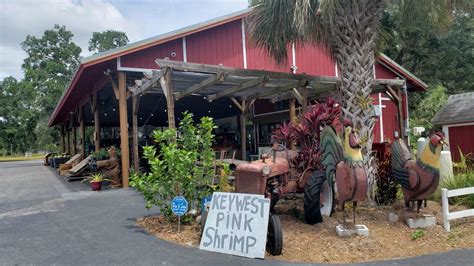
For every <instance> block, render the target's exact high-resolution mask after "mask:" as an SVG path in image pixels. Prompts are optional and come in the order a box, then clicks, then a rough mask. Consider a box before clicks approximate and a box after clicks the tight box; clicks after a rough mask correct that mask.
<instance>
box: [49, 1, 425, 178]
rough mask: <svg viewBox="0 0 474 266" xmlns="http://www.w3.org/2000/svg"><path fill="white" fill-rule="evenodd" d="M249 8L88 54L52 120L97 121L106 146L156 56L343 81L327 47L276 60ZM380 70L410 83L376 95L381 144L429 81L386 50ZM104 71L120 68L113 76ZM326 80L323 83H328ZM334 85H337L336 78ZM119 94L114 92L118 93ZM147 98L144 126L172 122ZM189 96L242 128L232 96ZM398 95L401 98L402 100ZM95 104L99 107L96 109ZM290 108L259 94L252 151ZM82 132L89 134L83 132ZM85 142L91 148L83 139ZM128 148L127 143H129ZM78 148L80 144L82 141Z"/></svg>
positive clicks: (191, 102) (402, 123) (66, 124)
mask: <svg viewBox="0 0 474 266" xmlns="http://www.w3.org/2000/svg"><path fill="white" fill-rule="evenodd" d="M249 12H250V9H247V10H243V11H239V12H236V13H233V14H230V15H227V16H223V17H220V18H217V19H213V20H210V21H206V22H203V23H199V24H196V25H192V26H189V27H186V28H183V29H179V30H176V31H172V32H169V33H166V34H162V35H159V36H156V37H152V38H149V39H145V40H142V41H139V42H135V43H132V44H128V45H125V46H123V47H119V48H116V49H113V50H109V51H105V52H102V53H98V54H95V55H92V56H90V57H87V58H85V59H83V60H82V62H81V64H80V66H79V68H78V70H77V71H76V73H75V75H74V77H73V79H72V81H71V82H70V84H69V86H68V87H67V89H66V91H65V93H64V95H63V96H62V98H61V100H60V101H59V103H58V105H57V107H56V109H55V110H54V113H53V115H52V116H51V119H50V121H49V125H50V126H54V125H62V127H63V129H65V130H64V132H69V130H74V132H75V127H76V124H80V125H81V132H83V129H82V128H83V127H84V126H87V125H91V126H92V125H94V126H95V128H96V135H95V136H96V147H99V146H100V138H101V137H103V134H101V131H100V125H102V126H103V127H105V126H118V124H119V122H118V121H119V120H118V118H117V115H113V114H114V112H115V111H116V110H117V109H119V108H118V107H119V106H120V104H118V103H117V101H116V99H119V98H120V97H122V106H124V104H125V106H126V103H127V99H126V98H125V99H124V98H123V96H120V93H119V91H121V90H124V93H125V94H122V95H126V94H127V93H129V92H127V87H130V86H133V85H134V81H135V80H136V79H141V77H142V76H143V73H144V72H151V71H153V70H158V69H159V66H158V65H157V63H156V62H155V59H165V58H166V59H169V60H174V61H181V62H186V63H199V64H206V65H214V66H216V67H218V66H224V67H229V68H236V69H243V70H266V71H272V72H280V73H288V76H289V75H291V74H296V75H299V74H304V75H308V76H312V77H320V78H321V79H332V80H336V79H337V78H338V66H337V65H336V63H335V61H334V60H333V58H332V57H331V55H330V54H329V52H328V51H327V50H326V49H325V48H323V47H322V46H317V45H312V44H306V45H302V44H299V43H296V44H293V45H292V46H291V49H290V51H289V53H288V59H287V60H286V63H283V64H280V65H278V64H276V63H275V61H274V60H273V59H272V58H270V57H269V56H268V55H267V53H266V52H265V51H263V50H262V49H261V48H258V47H256V46H255V45H253V44H252V41H251V40H250V39H249V34H248V30H247V27H246V17H247V15H248V14H249ZM374 72H375V78H376V79H377V80H403V81H404V84H405V86H404V88H405V89H401V90H398V92H397V91H396V90H391V89H390V90H389V89H382V90H378V91H377V92H376V93H374V94H373V95H372V97H373V104H374V105H375V107H376V108H375V109H376V113H377V115H378V117H377V123H376V126H375V140H374V141H375V142H376V143H380V142H384V141H386V140H393V136H394V134H396V132H398V134H399V135H403V136H405V135H406V132H404V131H406V130H405V129H407V128H408V127H409V125H408V105H407V97H408V96H407V95H408V93H407V91H408V92H409V91H421V90H425V89H426V88H427V85H426V84H425V83H423V82H422V81H421V80H419V79H418V78H416V77H415V76H414V75H413V74H411V73H410V72H408V71H407V70H405V69H404V68H403V67H401V66H400V65H398V64H397V63H395V62H394V61H393V60H391V59H390V58H388V57H387V56H385V55H380V56H379V57H378V58H377V62H376V65H375V69H374ZM104 73H105V74H107V73H113V74H112V75H108V76H106V75H104ZM115 73H117V74H119V75H118V80H116V79H114V78H113V77H114V75H115ZM120 73H124V75H123V76H122V78H120ZM125 73H126V74H125ZM321 87H324V86H323V85H321ZM333 87H334V84H332V88H333ZM311 89H315V90H317V89H318V88H317V87H316V88H315V87H313V88H311V87H309V90H311ZM114 94H115V97H113V96H114ZM328 94H330V91H328V90H325V91H324V93H322V95H323V96H325V95H328ZM193 95H194V94H193ZM309 95H310V96H311V97H313V98H315V99H316V98H318V97H320V94H309ZM194 96H199V95H194ZM114 98H115V99H114ZM127 98H128V97H127ZM141 98H143V99H140V100H139V101H141V102H142V103H140V111H137V112H138V114H136V113H135V115H137V116H138V118H137V119H138V122H137V124H138V126H143V125H154V126H165V125H166V122H167V121H166V115H165V114H164V112H165V111H166V103H165V101H162V102H161V105H162V106H159V105H157V103H156V102H157V100H153V101H151V100H149V99H148V97H141ZM188 98H189V99H188ZM188 98H184V99H182V100H179V101H177V102H176V105H175V107H174V108H175V109H176V113H180V111H184V110H190V111H191V112H193V113H195V115H196V114H197V115H207V114H210V115H211V116H214V117H215V118H216V119H217V120H216V121H217V122H218V124H220V126H221V132H218V133H222V134H225V133H230V132H233V131H236V130H239V128H240V127H239V126H238V119H239V117H238V114H239V112H238V110H237V108H235V106H234V105H233V103H232V101H230V100H229V99H222V100H218V101H214V102H212V103H208V102H207V101H202V96H201V97H200V99H201V100H197V99H198V98H196V97H195V98H192V97H188ZM191 98H192V99H191ZM396 99H401V100H400V101H397V100H396ZM119 102H120V101H119ZM89 103H90V104H89ZM89 105H91V106H92V107H93V108H90V107H89ZM128 105H131V103H130V101H128ZM86 106H87V107H86ZM131 108H132V107H131V106H129V107H128V112H127V110H125V111H124V112H125V113H124V114H125V116H124V115H121V123H120V125H121V128H122V132H123V131H124V129H127V121H130V117H129V116H130V113H133V111H130V109H131ZM223 108H226V109H223ZM206 111H207V112H206ZM289 112H290V111H289V101H288V99H283V100H282V99H281V98H279V97H277V96H275V97H274V98H266V99H256V101H255V103H254V104H253V105H252V108H251V112H250V115H249V116H250V117H249V119H250V120H251V121H252V122H253V123H252V125H251V126H249V129H250V132H248V136H249V137H250V140H251V142H252V143H249V144H252V145H249V149H248V150H249V152H253V153H255V152H256V149H257V148H258V146H260V145H266V142H267V139H266V138H267V137H266V136H265V135H266V134H268V133H269V131H270V130H271V128H272V126H273V124H275V123H280V122H282V121H287V120H289ZM150 114H151V115H152V117H150ZM77 117H79V118H81V120H80V121H78V122H77V119H75V118H77ZM178 119H179V117H178ZM99 120H100V125H99V123H98V121H99ZM145 120H146V121H147V122H145ZM93 121H94V122H93ZM402 131H403V132H402ZM121 134H122V133H121ZM66 135H68V134H66ZM81 135H83V134H82V133H81ZM121 137H122V142H123V141H128V134H127V136H121ZM65 142H66V140H65V138H64V137H63V146H64V147H65V149H66V146H67V147H69V146H70V145H64V143H65ZM81 143H82V150H83V151H84V146H83V145H84V140H83V141H82V142H81ZM98 143H99V144H98ZM97 144H98V145H97ZM122 148H125V149H128V147H124V146H123V143H122ZM73 149H74V151H75V150H76V146H75V145H74V147H73ZM83 153H84V152H83ZM124 164H125V166H124ZM122 165H123V167H128V159H127V161H122ZM127 173H128V170H127Z"/></svg>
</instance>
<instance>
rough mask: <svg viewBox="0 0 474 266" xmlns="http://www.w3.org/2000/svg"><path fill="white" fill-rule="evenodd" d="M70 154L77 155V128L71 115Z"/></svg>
mask: <svg viewBox="0 0 474 266" xmlns="http://www.w3.org/2000/svg"><path fill="white" fill-rule="evenodd" d="M71 120H72V152H73V154H77V130H76V129H77V128H76V121H75V117H74V115H72V118H71Z"/></svg>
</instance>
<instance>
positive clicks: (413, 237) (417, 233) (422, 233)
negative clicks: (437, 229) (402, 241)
mask: <svg viewBox="0 0 474 266" xmlns="http://www.w3.org/2000/svg"><path fill="white" fill-rule="evenodd" d="M425 235H426V232H425V231H424V230H420V229H417V230H415V231H413V232H411V233H410V237H411V240H417V239H420V238H422V237H424V236H425Z"/></svg>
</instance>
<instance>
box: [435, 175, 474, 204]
mask: <svg viewBox="0 0 474 266" xmlns="http://www.w3.org/2000/svg"><path fill="white" fill-rule="evenodd" d="M441 187H443V188H447V189H450V190H451V189H458V188H466V187H474V170H473V169H470V170H466V171H464V172H463V173H458V174H456V175H454V177H452V178H449V179H446V180H445V181H444V182H443V183H442V184H441ZM449 203H450V204H454V205H456V204H458V205H465V206H467V207H469V208H474V195H473V194H470V195H464V196H459V197H452V198H449Z"/></svg>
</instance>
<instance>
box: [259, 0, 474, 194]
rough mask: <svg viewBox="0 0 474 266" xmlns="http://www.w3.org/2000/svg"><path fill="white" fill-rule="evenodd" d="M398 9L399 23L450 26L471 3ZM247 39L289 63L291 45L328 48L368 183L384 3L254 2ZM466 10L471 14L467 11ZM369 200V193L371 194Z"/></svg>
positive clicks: (371, 170)
mask: <svg viewBox="0 0 474 266" xmlns="http://www.w3.org/2000/svg"><path fill="white" fill-rule="evenodd" d="M391 2H394V3H395V4H397V5H398V7H399V10H400V16H401V19H402V21H403V23H406V24H412V23H413V24H416V23H417V24H420V25H426V28H431V27H433V26H434V25H442V26H446V25H449V22H450V21H451V20H450V19H451V18H452V14H453V13H452V12H451V9H452V8H457V7H458V6H459V7H460V8H462V9H464V10H465V9H466V7H468V8H470V6H471V5H472V3H471V2H472V1H454V0H453V1H444V0H443V1H441V0H438V1H436V0H431V1H416V0H412V1H391ZM252 4H254V5H255V8H254V9H253V11H252V14H251V16H250V28H251V33H250V34H251V37H252V39H253V40H254V41H255V43H256V44H257V45H258V46H260V47H263V48H265V49H266V50H267V51H268V52H269V54H270V55H272V56H273V57H274V58H275V59H276V60H277V61H278V62H282V61H284V60H286V58H287V49H288V46H289V44H290V43H295V42H303V43H308V42H318V43H321V44H323V45H325V46H327V47H328V48H329V50H330V51H331V53H332V55H333V57H334V59H335V60H336V62H337V64H338V66H339V68H340V69H341V71H340V76H341V81H340V82H338V84H337V89H338V91H339V94H340V97H341V100H342V107H343V112H344V115H345V116H346V117H347V118H349V119H350V120H352V122H353V124H354V126H355V128H356V129H357V130H359V134H360V138H361V145H362V147H363V154H364V161H365V164H366V166H367V170H368V174H369V180H370V182H371V184H373V183H374V179H375V168H374V167H373V166H372V156H370V155H371V151H372V139H373V128H374V124H375V121H374V119H373V118H372V117H371V113H372V108H373V107H372V99H371V97H370V94H371V89H372V86H373V81H374V73H373V69H374V62H375V54H376V49H377V45H378V44H379V43H380V42H379V32H380V31H381V27H380V22H381V17H382V13H383V9H384V7H385V1H383V0H358V1H354V0H334V1H328V0H326V1H323V0H295V1H272V0H257V1H252ZM469 10H470V9H469ZM369 196H370V197H371V198H372V199H373V194H371V195H369Z"/></svg>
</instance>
